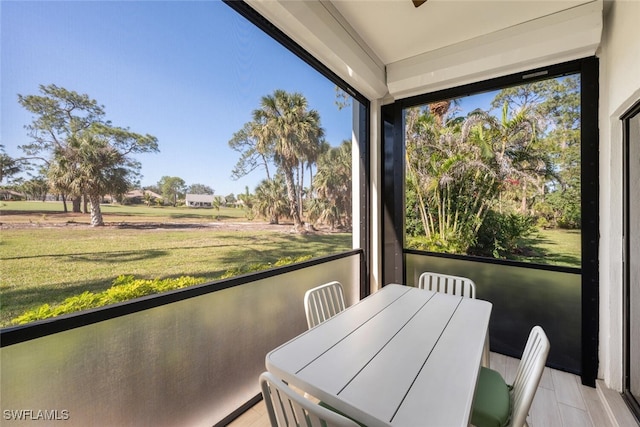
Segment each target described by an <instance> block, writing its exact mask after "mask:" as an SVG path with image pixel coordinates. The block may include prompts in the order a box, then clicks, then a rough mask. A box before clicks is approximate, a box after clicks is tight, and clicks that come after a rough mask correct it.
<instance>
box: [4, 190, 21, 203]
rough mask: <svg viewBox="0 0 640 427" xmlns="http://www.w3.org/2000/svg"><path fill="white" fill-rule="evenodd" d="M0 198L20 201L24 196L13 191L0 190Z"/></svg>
mask: <svg viewBox="0 0 640 427" xmlns="http://www.w3.org/2000/svg"><path fill="white" fill-rule="evenodd" d="M0 198H1V199H2V200H22V199H24V198H25V195H24V194H22V193H18V192H17V191H13V190H6V189H0Z"/></svg>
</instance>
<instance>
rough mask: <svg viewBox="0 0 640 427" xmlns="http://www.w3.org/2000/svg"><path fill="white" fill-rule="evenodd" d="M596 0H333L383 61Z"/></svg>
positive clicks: (332, 2) (417, 53)
mask: <svg viewBox="0 0 640 427" xmlns="http://www.w3.org/2000/svg"><path fill="white" fill-rule="evenodd" d="M590 1H592V0H427V2H426V3H424V4H423V5H422V6H420V7H418V8H415V7H414V6H413V3H412V1H411V0H332V1H331V2H330V3H331V4H332V5H333V6H334V7H335V8H336V9H337V11H338V12H339V13H340V14H341V15H342V16H343V17H344V19H345V20H346V21H347V22H348V23H349V25H350V26H351V27H352V28H353V29H354V30H355V31H356V33H357V34H358V35H359V36H360V38H361V39H362V40H363V41H364V42H365V43H366V44H367V45H368V47H369V48H370V49H371V50H372V51H373V53H374V54H375V55H376V56H377V57H378V58H379V59H380V60H381V61H382V63H384V64H385V65H387V64H391V63H393V62H397V61H400V60H403V59H407V58H411V57H413V56H416V55H419V54H422V53H425V52H430V51H434V50H437V49H439V48H442V47H446V46H450V45H454V44H457V43H460V42H464V41H467V40H471V39H474V38H476V37H480V36H484V35H487V34H491V33H494V32H496V31H499V30H502V29H505V28H509V27H513V26H515V25H518V24H522V23H525V22H528V21H532V20H534V19H537V18H540V17H544V16H548V15H551V14H554V13H557V12H559V11H562V10H566V9H570V8H573V7H575V6H577V5H580V4H584V3H589V2H590Z"/></svg>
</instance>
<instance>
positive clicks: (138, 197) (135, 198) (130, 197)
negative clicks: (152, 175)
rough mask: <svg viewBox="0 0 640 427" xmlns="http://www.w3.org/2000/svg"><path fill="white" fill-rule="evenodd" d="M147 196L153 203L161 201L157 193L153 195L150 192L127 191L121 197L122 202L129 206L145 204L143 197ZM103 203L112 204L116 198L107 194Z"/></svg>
mask: <svg viewBox="0 0 640 427" xmlns="http://www.w3.org/2000/svg"><path fill="white" fill-rule="evenodd" d="M146 194H149V195H150V196H151V200H152V201H153V202H155V201H156V200H162V196H161V195H160V194H158V193H155V192H153V191H151V190H144V191H143V190H132V191H129V192H128V193H125V194H124V196H123V197H122V199H123V200H126V201H127V203H130V204H134V205H135V204H140V203H145V199H144V197H145V195H146ZM103 201H104V202H105V203H114V202H115V201H116V198H115V197H114V196H112V195H110V194H107V195H106V196H104V198H103Z"/></svg>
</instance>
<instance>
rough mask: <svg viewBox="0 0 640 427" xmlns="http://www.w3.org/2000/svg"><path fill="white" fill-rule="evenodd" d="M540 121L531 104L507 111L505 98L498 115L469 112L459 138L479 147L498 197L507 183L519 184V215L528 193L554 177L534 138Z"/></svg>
mask: <svg viewBox="0 0 640 427" xmlns="http://www.w3.org/2000/svg"><path fill="white" fill-rule="evenodd" d="M541 121H542V120H541V119H540V118H538V117H537V115H536V114H535V111H534V109H533V108H530V107H523V108H521V109H519V110H518V111H515V112H511V111H509V106H508V104H507V103H506V102H505V103H504V104H503V107H502V114H501V116H500V117H495V116H493V115H491V114H488V113H487V112H484V111H476V112H474V113H473V114H471V115H469V117H468V119H467V120H466V122H465V126H464V128H463V138H468V139H470V140H473V143H474V144H476V145H478V146H479V147H480V149H481V151H482V153H483V160H484V161H485V162H486V163H487V164H489V165H490V166H491V168H492V169H493V170H494V172H495V173H496V176H497V179H498V181H499V182H500V184H501V185H500V194H499V199H500V201H501V199H502V195H503V193H504V192H505V191H506V189H507V188H508V186H507V184H508V183H511V185H512V186H514V185H515V186H516V188H519V198H520V207H519V210H520V213H522V214H523V215H524V214H526V213H527V206H528V200H529V195H530V194H535V192H537V191H544V182H546V181H547V180H548V179H549V178H556V173H555V172H554V170H553V163H552V160H551V157H550V155H549V154H548V153H547V152H546V150H542V149H540V141H539V140H538V138H537V135H538V131H539V129H540V128H541ZM541 189H542V190H541Z"/></svg>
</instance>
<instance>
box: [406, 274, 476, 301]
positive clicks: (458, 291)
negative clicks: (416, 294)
mask: <svg viewBox="0 0 640 427" xmlns="http://www.w3.org/2000/svg"><path fill="white" fill-rule="evenodd" d="M418 287H419V288H420V289H427V290H429V291H434V292H443V293H445V294H451V295H458V296H461V297H468V298H475V297H476V284H475V283H473V280H471V279H468V278H466V277H461V276H452V275H450V274H440V273H432V272H430V271H427V272H424V273H422V274H421V275H420V278H419V279H418Z"/></svg>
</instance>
